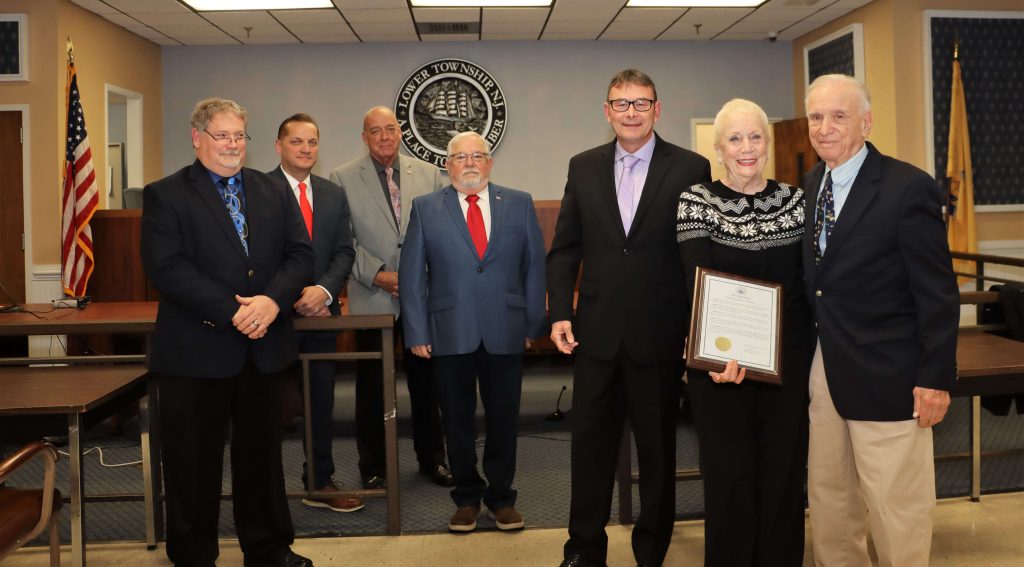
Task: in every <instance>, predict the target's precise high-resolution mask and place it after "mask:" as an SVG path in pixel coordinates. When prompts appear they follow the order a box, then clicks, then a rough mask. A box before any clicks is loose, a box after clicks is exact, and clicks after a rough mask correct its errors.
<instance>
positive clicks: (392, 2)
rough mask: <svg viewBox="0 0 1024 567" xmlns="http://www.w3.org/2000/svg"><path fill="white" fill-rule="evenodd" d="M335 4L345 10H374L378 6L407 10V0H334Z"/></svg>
mask: <svg viewBox="0 0 1024 567" xmlns="http://www.w3.org/2000/svg"><path fill="white" fill-rule="evenodd" d="M334 5H335V6H337V7H339V8H341V9H342V11H344V10H373V9H377V8H382V9H383V8H402V9H404V10H406V11H408V9H409V4H408V3H407V2H406V0H334Z"/></svg>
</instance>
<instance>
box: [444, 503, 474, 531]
mask: <svg viewBox="0 0 1024 567" xmlns="http://www.w3.org/2000/svg"><path fill="white" fill-rule="evenodd" d="M479 515H480V503H479V502H477V503H476V504H474V505H472V506H459V508H458V510H455V513H454V514H452V519H451V520H448V531H451V532H471V531H473V530H475V529H476V518H477V516H479Z"/></svg>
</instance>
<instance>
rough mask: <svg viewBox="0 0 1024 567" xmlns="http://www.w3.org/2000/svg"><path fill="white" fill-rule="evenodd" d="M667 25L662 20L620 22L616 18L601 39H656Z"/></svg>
mask: <svg viewBox="0 0 1024 567" xmlns="http://www.w3.org/2000/svg"><path fill="white" fill-rule="evenodd" d="M667 25H668V24H663V23H661V22H658V23H653V22H620V21H618V20H615V21H614V22H612V25H610V26H608V29H606V30H605V31H604V33H603V34H601V39H628V40H635V39H640V40H644V39H654V38H655V36H657V35H658V34H659V33H661V32H662V31H663V30H664V29H665V26H667Z"/></svg>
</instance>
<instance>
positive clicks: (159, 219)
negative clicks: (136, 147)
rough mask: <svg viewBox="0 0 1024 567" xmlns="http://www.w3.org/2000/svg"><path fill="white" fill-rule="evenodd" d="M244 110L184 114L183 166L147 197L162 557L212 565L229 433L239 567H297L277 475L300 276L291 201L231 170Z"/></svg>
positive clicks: (203, 108)
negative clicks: (187, 158) (188, 146)
mask: <svg viewBox="0 0 1024 567" xmlns="http://www.w3.org/2000/svg"><path fill="white" fill-rule="evenodd" d="M246 116H247V115H246V111H245V110H244V109H243V108H242V107H240V106H239V105H238V104H237V103H235V102H233V101H230V100H225V99H220V98H210V99H206V100H203V101H200V102H199V103H198V104H196V107H195V110H194V111H193V113H192V146H193V147H194V148H195V150H196V161H195V162H194V163H192V165H190V166H186V167H184V168H182V169H181V170H179V171H177V172H175V173H173V174H171V175H169V176H167V177H165V178H163V179H161V180H159V181H156V182H154V183H151V184H149V185H147V186H146V188H145V190H144V193H143V195H144V197H143V198H144V208H143V214H142V247H141V248H142V263H143V266H144V267H145V270H146V276H147V277H148V278H149V281H151V282H152V283H153V286H154V287H156V289H157V291H159V292H160V306H159V310H158V313H157V320H156V329H155V330H154V332H153V339H152V352H151V355H150V362H149V368H150V370H151V371H152V372H154V373H156V374H157V375H158V376H159V380H160V382H159V395H160V416H159V419H160V428H161V431H163V434H162V450H163V470H164V487H165V489H166V491H167V498H166V502H167V556H168V558H170V560H171V561H172V562H173V563H174V564H175V565H182V566H185V565H187V566H202V567H208V566H212V565H214V564H215V562H216V560H217V556H218V553H219V552H218V549H217V520H218V517H219V508H220V495H221V476H222V468H223V456H224V443H225V439H226V434H227V432H228V428H229V426H230V429H231V431H232V432H233V435H232V439H231V485H232V493H233V498H232V504H233V508H234V516H235V527H236V529H237V531H238V540H239V544H240V545H241V548H242V552H243V553H244V555H245V564H246V565H247V566H249V565H252V566H256V565H259V566H287V567H305V566H311V565H312V562H311V561H310V560H308V559H306V558H304V557H301V556H299V555H296V554H295V553H292V551H291V549H290V546H291V544H292V541H293V540H294V537H295V534H294V530H293V529H292V522H291V515H290V513H289V511H288V502H287V499H286V497H285V490H284V475H283V472H282V467H281V423H280V415H281V392H282V388H283V384H284V377H285V374H284V371H285V370H286V368H287V367H288V365H289V364H291V363H292V361H294V360H295V357H296V348H295V336H294V335H295V332H294V328H293V326H292V321H291V318H290V313H291V305H292V303H293V302H294V301H295V298H296V297H298V296H299V293H300V292H301V291H302V287H303V285H305V284H306V282H308V281H310V278H311V277H312V273H313V251H312V248H311V247H310V243H309V236H308V235H307V234H306V228H305V227H304V226H303V223H302V218H301V217H300V216H299V209H298V207H297V206H296V205H295V199H293V198H291V197H290V196H289V195H288V192H287V191H286V190H285V188H284V187H283V186H282V185H281V184H279V182H278V181H277V180H274V179H271V178H270V177H268V176H267V175H266V174H263V173H260V172H258V171H255V170H252V169H248V168H243V167H242V163H243V162H244V160H245V149H246V145H247V142H248V140H249V136H248V134H246V132H245V124H246Z"/></svg>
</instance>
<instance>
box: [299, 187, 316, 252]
mask: <svg viewBox="0 0 1024 567" xmlns="http://www.w3.org/2000/svg"><path fill="white" fill-rule="evenodd" d="M299 210H300V211H302V220H304V221H306V231H307V232H309V239H310V240H313V207H312V206H311V205H310V204H309V199H307V198H306V184H305V183H301V182H300V183H299Z"/></svg>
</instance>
